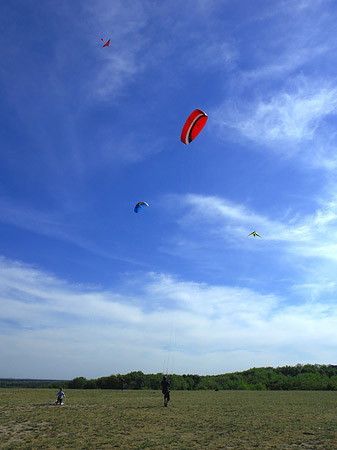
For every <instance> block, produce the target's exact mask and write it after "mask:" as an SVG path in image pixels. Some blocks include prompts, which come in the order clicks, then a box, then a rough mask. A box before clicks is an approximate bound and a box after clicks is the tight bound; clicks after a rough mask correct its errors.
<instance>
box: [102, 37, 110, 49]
mask: <svg viewBox="0 0 337 450" xmlns="http://www.w3.org/2000/svg"><path fill="white" fill-rule="evenodd" d="M101 41H103V38H102V39H101ZM109 44H110V39H109V40H108V42H107V43H106V44H104V45H103V47H109Z"/></svg>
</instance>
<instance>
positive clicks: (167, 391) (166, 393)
mask: <svg viewBox="0 0 337 450" xmlns="http://www.w3.org/2000/svg"><path fill="white" fill-rule="evenodd" d="M160 384H161V391H162V393H163V394H164V406H167V404H168V402H169V401H170V389H169V388H170V386H171V385H170V382H169V381H168V379H167V377H166V376H165V375H164V376H163V379H162V380H161V383H160Z"/></svg>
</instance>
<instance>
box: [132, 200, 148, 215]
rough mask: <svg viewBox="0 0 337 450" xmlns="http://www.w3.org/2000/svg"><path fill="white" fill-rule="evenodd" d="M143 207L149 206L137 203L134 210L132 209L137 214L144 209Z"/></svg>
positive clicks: (144, 203)
mask: <svg viewBox="0 0 337 450" xmlns="http://www.w3.org/2000/svg"><path fill="white" fill-rule="evenodd" d="M144 206H149V205H148V203H146V202H138V203H137V205H136V206H135V209H134V211H135V213H138V211H139V210H140V209H141V208H144Z"/></svg>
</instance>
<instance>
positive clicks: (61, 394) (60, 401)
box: [55, 387, 66, 405]
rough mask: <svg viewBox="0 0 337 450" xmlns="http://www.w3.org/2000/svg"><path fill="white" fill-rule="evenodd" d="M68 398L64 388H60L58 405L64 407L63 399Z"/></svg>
mask: <svg viewBox="0 0 337 450" xmlns="http://www.w3.org/2000/svg"><path fill="white" fill-rule="evenodd" d="M65 396H66V394H65V393H64V392H63V388H61V387H60V390H59V392H58V393H57V399H56V402H55V403H56V404H59V405H62V403H63V398H64V397H65Z"/></svg>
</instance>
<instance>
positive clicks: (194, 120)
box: [181, 109, 208, 144]
mask: <svg viewBox="0 0 337 450" xmlns="http://www.w3.org/2000/svg"><path fill="white" fill-rule="evenodd" d="M207 119H208V116H207V114H206V113H205V112H203V111H201V109H195V110H194V111H193V112H192V113H191V114H190V115H189V117H188V119H187V120H186V122H185V125H184V128H183V131H182V132H181V142H183V143H184V144H189V143H190V142H192V141H193V139H194V138H195V137H197V136H198V134H199V133H200V131H201V130H202V129H203V128H204V126H205V125H206V122H207Z"/></svg>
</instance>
